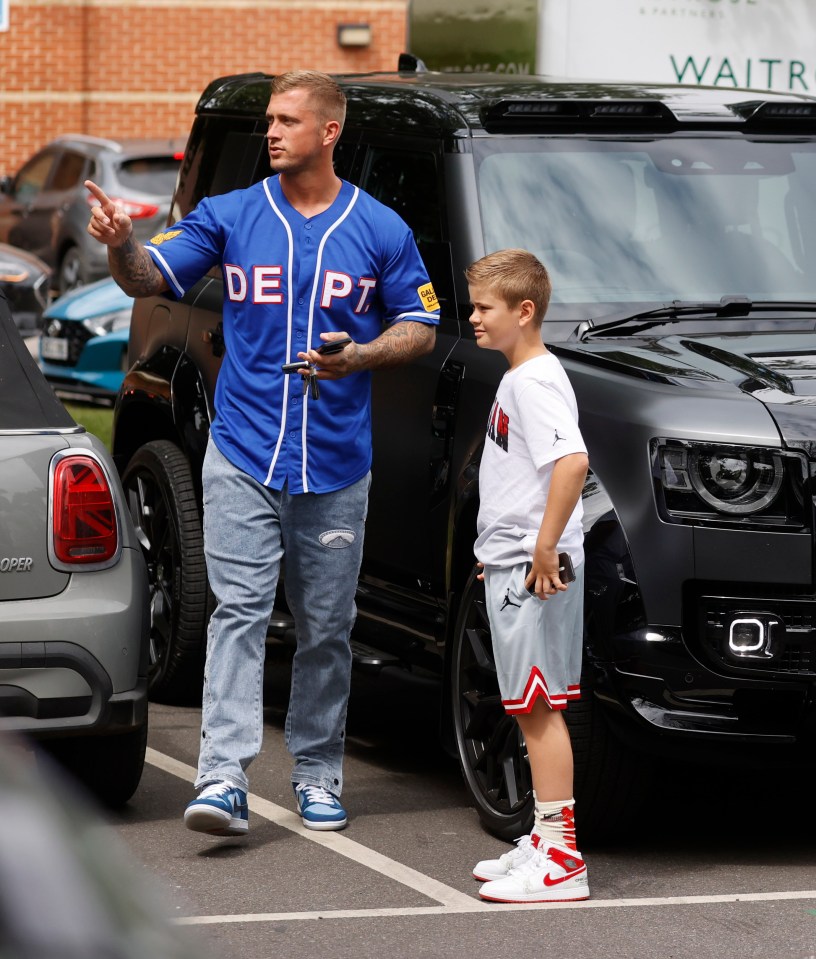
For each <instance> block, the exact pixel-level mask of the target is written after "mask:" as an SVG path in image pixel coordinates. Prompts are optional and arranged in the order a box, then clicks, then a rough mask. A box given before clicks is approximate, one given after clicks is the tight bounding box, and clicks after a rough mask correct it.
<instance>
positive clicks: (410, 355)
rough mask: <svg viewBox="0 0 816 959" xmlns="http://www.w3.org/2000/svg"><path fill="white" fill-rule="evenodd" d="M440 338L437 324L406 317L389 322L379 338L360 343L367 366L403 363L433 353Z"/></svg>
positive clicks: (383, 367) (374, 367)
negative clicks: (437, 339)
mask: <svg viewBox="0 0 816 959" xmlns="http://www.w3.org/2000/svg"><path fill="white" fill-rule="evenodd" d="M435 341H436V327H434V326H429V325H428V324H427V323H419V322H417V321H415V320H403V321H402V322H400V323H395V324H394V325H393V326H389V327H388V329H387V330H385V331H384V332H383V333H381V334H380V335H379V336H378V337H377V339H376V340H372V341H371V342H370V343H361V344H360V345H359V347H358V349H359V350H360V353H361V354H362V357H363V366H364V367H365V369H367V370H383V369H387V368H388V367H390V366H401V365H402V364H403V363H409V362H410V361H411V360H414V359H416V358H417V357H418V356H423V355H424V354H425V353H430V352H431V350H432V349H433V348H434V343H435Z"/></svg>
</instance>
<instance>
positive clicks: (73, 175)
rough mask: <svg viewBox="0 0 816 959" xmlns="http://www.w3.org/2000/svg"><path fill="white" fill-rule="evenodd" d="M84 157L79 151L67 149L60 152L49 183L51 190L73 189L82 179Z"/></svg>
mask: <svg viewBox="0 0 816 959" xmlns="http://www.w3.org/2000/svg"><path fill="white" fill-rule="evenodd" d="M84 170H85V157H84V156H82V154H80V153H72V152H70V151H67V152H65V153H63V154H62V156H61V157H60V159H59V163H57V167H56V169H55V170H54V175H53V177H52V178H51V182H50V183H49V185H48V186H49V189H52V190H73V188H74V187H75V186H77V185H78V184H79V181H80V180H81V179H83V171H84Z"/></svg>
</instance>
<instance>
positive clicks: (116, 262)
mask: <svg viewBox="0 0 816 959" xmlns="http://www.w3.org/2000/svg"><path fill="white" fill-rule="evenodd" d="M108 266H109V267H110V271H111V276H112V277H113V278H114V280H116V282H117V283H118V284H119V286H120V287H121V288H122V289H123V290H124V292H125V293H127V295H128V296H154V295H155V294H156V293H161V292H162V291H164V290H166V289H167V283H166V281H165V279H164V277H163V276H162V275H161V272H160V271H159V268H158V267H157V266H156V264H155V263H154V262H153V260H152V259H151V257H150V254H149V253H148V252H147V250H146V249H145V248H144V247H143V246H142V245H141V243H136V242H134V240H133V237H129V238H128V239H127V240H126V241H125V242H124V243H123V244H122V245H121V246H117V247H108Z"/></svg>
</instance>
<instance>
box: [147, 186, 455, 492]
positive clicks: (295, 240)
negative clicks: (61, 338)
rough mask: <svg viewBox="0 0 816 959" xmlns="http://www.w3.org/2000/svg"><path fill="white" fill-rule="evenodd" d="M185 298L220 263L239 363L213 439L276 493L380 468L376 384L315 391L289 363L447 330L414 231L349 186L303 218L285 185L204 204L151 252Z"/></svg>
mask: <svg viewBox="0 0 816 959" xmlns="http://www.w3.org/2000/svg"><path fill="white" fill-rule="evenodd" d="M146 247H147V250H148V252H149V253H150V254H151V256H152V257H153V259H154V261H155V263H156V265H157V266H158V268H159V270H161V272H162V274H163V275H164V277H165V279H166V281H167V283H168V284H169V286H170V292H171V295H172V296H175V297H181V296H183V295H184V293H185V291H186V290H188V289H189V288H190V287H191V286H192V285H194V284H195V283H196V282H197V281H198V280H199V279H200V278H201V277H202V276H203V275H204V274H205V273H207V271H208V270H210V269H212V268H213V267H214V266H218V265H219V264H220V266H221V270H222V273H223V281H224V308H223V322H224V342H225V346H226V353H225V356H224V360H223V363H222V366H221V370H220V372H219V375H218V382H217V384H216V391H215V410H216V415H215V418H214V420H213V423H212V428H211V429H212V438H213V440H214V442H215V444H216V446H217V447H218V449H219V450H220V451H221V453H223V455H224V456H226V457H227V459H229V460H230V462H232V463H233V464H234V465H235V466H237V467H238V468H239V469H242V470H244V471H245V472H247V473H249V474H250V475H251V476H253V477H255V479H257V480H258V481H259V482H261V483H263V484H264V485H266V486H270V487H272V488H273V489H282V488H283V486H284V484H286V483H288V489H289V492H291V493H306V492H312V493H327V492H331V491H333V490H337V489H343V488H344V487H346V486H349V485H351V484H352V483H354V482H356V481H357V480H359V479H361V478H362V477H363V476H365V475H366V473H367V472H368V470H369V469H370V468H371V374H370V373H369V372H368V371H362V372H359V373H352V374H350V375H349V376H346V377H343V378H342V379H339V380H321V381H320V398H319V399H318V400H314V399H312V398H311V396H310V395H309V393H308V392H307V393H306V394H305V395H304V392H303V380H302V377H301V376H300V374H297V373H296V374H290V375H286V374H284V373H283V372H282V370H281V365H282V364H283V363H289V362H294V361H297V359H298V357H297V354H298V353H299V352H303V351H305V350H307V349H310V348H313V347H318V346H320V345H321V343H322V341H321V339H320V334H321V333H327V332H332V331H341V330H345V331H346V332H347V333H348V334H349V335H350V336H351V337H352V339H353V340H355V341H356V342H360V343H367V342H370V341H371V340H373V339H375V338H376V337H377V336H379V334H380V333H381V332H382V330H383V326H384V325H387V324H391V323H397V322H399V321H402V320H416V321H419V322H422V323H429V324H436V323H437V322H438V310H439V305H438V302H437V299H436V295H435V294H434V290H433V287H432V285H431V283H430V280H429V279H428V274H427V272H426V270H425V267H424V265H423V263H422V260H421V258H420V256H419V252H418V250H417V248H416V244H415V243H414V238H413V236H412V234H411V231H410V230H409V228H408V227H407V225H406V224H405V223H404V222H403V220H402V219H400V217H399V216H398V215H397V214H396V213H394V211H393V210H391V209H389V208H388V207H386V206H384V205H383V204H381V203H379V202H377V201H376V200H375V199H373V197H370V196H369V195H368V194H367V193H365V192H363V191H362V190H360V189H359V188H358V187H355V186H353V185H352V184H350V183H347V182H346V181H342V185H341V188H340V192H339V194H338V196H337V199H336V200H335V201H334V203H333V204H332V205H331V206H330V207H329V209H327V210H325V211H324V212H323V213H320V214H318V215H317V216H313V217H309V218H307V217H304V216H302V215H301V214H300V213H298V211H297V210H295V209H294V208H293V207H292V206H291V205H290V204H289V202H288V201H287V199H286V197H285V196H284V194H283V190H282V189H281V185H280V180H279V178H278V177H277V176H272V177H269V178H268V179H266V180H263V181H262V182H260V183H256V184H255V185H253V186H251V187H249V188H248V189H245V190H236V191H234V192H232V193H227V194H224V195H222V196H215V197H209V198H206V199H204V200H202V201H201V203H199V205H198V206H197V207H196V209H195V210H193V211H192V212H191V213H190V214H188V215H187V216H186V217H184V218H183V219H182V220H179V221H178V223H176V224H174V225H173V226H172V227H171V228H169V229H167V230H166V231H165V232H163V233H160V234H158V235H157V236H155V237H153V239H152V240H151V241H150V242H149V243H148V244H147V245H146Z"/></svg>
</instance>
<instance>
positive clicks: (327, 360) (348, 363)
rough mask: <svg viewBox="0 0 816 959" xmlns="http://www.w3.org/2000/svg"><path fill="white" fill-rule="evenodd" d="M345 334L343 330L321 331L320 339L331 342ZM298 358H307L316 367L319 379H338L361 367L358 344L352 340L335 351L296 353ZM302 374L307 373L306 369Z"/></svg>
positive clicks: (340, 338) (346, 334)
mask: <svg viewBox="0 0 816 959" xmlns="http://www.w3.org/2000/svg"><path fill="white" fill-rule="evenodd" d="M347 336H348V333H345V332H332V333H321V334H320V339H321V340H323V342H324V343H331V341H332V340H342V339H345V337H347ZM298 359H299V360H308V361H309V362H310V363H311V364H312V366H314V367H315V368H316V369H317V377H318V379H321V380H339V379H342V377H344V376H348V375H349V373H356V372H357V370H361V369H363V363H362V358H361V356H360V345H359V344H358V343H354V342H351V343H348V344H347V345H346V346H344V347H343V349H342V350H340V351H339V352H337V353H325V354H324V353H318V351H317V350H309V351H308V352H307V353H298ZM302 375H304V376H305V375H308V371H307V372H306V373H304V374H302Z"/></svg>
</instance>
